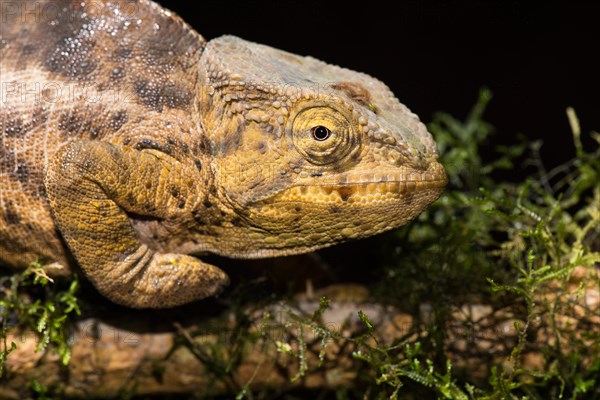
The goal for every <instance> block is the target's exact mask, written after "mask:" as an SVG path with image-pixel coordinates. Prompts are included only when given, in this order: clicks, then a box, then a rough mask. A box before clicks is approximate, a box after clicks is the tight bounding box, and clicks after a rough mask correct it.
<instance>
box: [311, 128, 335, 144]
mask: <svg viewBox="0 0 600 400" xmlns="http://www.w3.org/2000/svg"><path fill="white" fill-rule="evenodd" d="M312 134H313V137H314V138H315V140H318V141H320V142H322V141H323V140H327V138H329V136H330V135H331V131H330V130H329V129H327V128H325V127H324V126H321V125H319V126H315V127H314V128H313V130H312Z"/></svg>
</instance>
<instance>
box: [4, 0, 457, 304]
mask: <svg viewBox="0 0 600 400" xmlns="http://www.w3.org/2000/svg"><path fill="white" fill-rule="evenodd" d="M0 81H1V82H0V83H1V88H2V93H1V94H2V96H1V109H0V262H1V263H3V264H6V265H10V266H14V267H25V266H27V265H28V264H29V263H31V262H32V261H34V260H41V261H42V262H44V263H46V264H48V265H49V266H51V267H52V268H50V267H49V270H50V271H52V272H53V273H69V272H70V271H72V270H73V268H74V267H76V266H79V267H81V270H82V271H83V272H84V273H85V275H86V276H87V277H88V278H89V279H90V280H91V281H92V283H93V284H94V285H95V286H96V287H97V288H98V290H99V291H100V292H101V293H102V294H104V295H105V296H106V297H108V298H110V299H111V300H113V301H115V302H117V303H120V304H124V305H127V306H130V307H138V308H146V307H150V308H160V307H172V306H176V305H179V304H183V303H187V302H190V301H193V300H196V299H200V298H204V297H207V296H211V295H213V294H215V293H218V292H219V291H220V290H221V288H222V287H223V286H224V285H225V284H227V282H228V278H227V276H226V274H225V273H224V272H222V271H221V270H219V269H218V268H217V267H215V266H212V265H209V264H207V263H204V262H202V261H201V260H199V259H198V258H195V257H192V256H189V255H188V254H199V253H204V252H212V253H216V254H220V255H225V256H229V257H237V258H258V257H270V256H280V255H289V254H297V253H303V252H307V251H311V250H314V249H318V248H322V247H325V246H329V245H332V244H335V243H339V242H342V241H345V240H349V239H356V238H362V237H367V236H371V235H374V234H377V233H380V232H383V231H386V230H388V229H391V228H394V227H397V226H400V225H402V224H404V223H406V222H408V221H410V220H411V219H413V218H415V217H416V216H417V215H418V214H419V213H420V212H421V211H422V210H423V209H424V208H425V207H427V206H428V205H429V204H430V203H431V202H433V201H434V200H435V199H437V198H438V197H439V195H440V194H441V192H442V191H443V188H444V186H445V184H446V174H445V171H444V169H443V167H442V166H441V165H440V164H439V163H438V162H437V151H436V147H435V143H434V141H433V139H432V137H431V135H430V134H429V133H428V132H427V130H426V128H425V127H424V125H423V124H422V123H421V122H419V120H418V118H417V116H416V115H414V114H412V113H411V112H410V111H409V110H408V109H407V108H406V107H405V106H404V105H402V104H401V103H400V102H398V100H397V99H396V98H395V97H394V95H393V94H392V93H391V92H390V91H389V89H388V88H387V87H386V86H385V85H384V84H383V83H381V82H380V81H378V80H376V79H374V78H372V77H370V76H368V75H365V74H361V73H357V72H354V71H350V70H347V69H343V68H340V67H337V66H333V65H329V64H326V63H323V62H321V61H318V60H315V59H313V58H311V57H301V56H296V55H293V54H290V53H286V52H284V51H280V50H276V49H273V48H270V47H267V46H263V45H259V44H255V43H250V42H247V41H244V40H242V39H239V38H236V37H232V36H223V37H220V38H217V39H213V40H211V41H209V42H206V41H205V40H204V39H203V38H202V36H200V35H199V34H198V33H196V32H195V31H193V30H192V29H191V28H190V27H189V26H187V25H186V24H185V23H184V22H183V21H182V20H181V19H180V18H179V17H177V16H175V15H173V14H172V13H171V12H169V11H167V10H164V9H163V8H161V7H160V6H158V5H157V4H155V3H153V2H151V1H147V0H137V1H129V0H128V1H106V0H104V1H101V2H99V1H94V2H89V3H87V2H85V1H83V2H82V1H81V0H77V1H68V0H59V1H47V0H45V1H35V2H34V1H22V2H11V3H10V5H9V6H8V7H4V8H3V15H2V23H1V24H0ZM319 127H320V128H319Z"/></svg>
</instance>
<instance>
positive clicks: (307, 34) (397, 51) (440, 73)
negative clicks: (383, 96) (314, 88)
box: [162, 0, 600, 176]
mask: <svg viewBox="0 0 600 400" xmlns="http://www.w3.org/2000/svg"><path fill="white" fill-rule="evenodd" d="M162 3H163V5H166V6H167V7H168V8H170V9H172V10H173V11H175V12H177V13H178V14H180V15H181V16H182V17H183V18H184V19H185V20H186V21H187V22H188V23H190V24H191V25H192V26H193V27H194V28H195V29H196V30H197V31H198V32H200V33H201V34H202V35H203V36H204V37H205V38H206V39H207V40H210V39H212V38H215V37H217V36H220V35H223V34H233V35H236V36H239V37H242V38H244V39H247V40H250V41H255V42H259V43H263V44H267V45H270V46H273V47H276V48H280V49H283V50H287V51H290V52H293V53H297V54H301V55H312V56H314V57H316V58H319V59H322V60H324V61H327V62H330V63H333V64H338V65H341V66H344V67H348V68H351V69H355V70H358V71H362V72H366V73H369V74H371V75H373V76H375V77H377V78H379V79H381V80H382V81H384V82H385V83H386V84H387V85H389V86H390V87H391V89H392V90H393V92H394V93H395V94H396V95H397V96H398V98H399V99H400V101H402V102H403V103H405V104H406V105H407V106H408V107H409V108H411V109H412V111H414V112H415V113H417V114H418V115H419V116H420V117H421V119H422V120H423V121H425V122H429V121H430V120H431V118H432V116H433V114H434V112H436V111H440V110H443V111H447V112H449V113H451V114H452V115H454V116H457V117H459V118H463V117H464V116H465V115H466V114H467V112H468V110H469V109H470V107H471V106H472V105H473V104H474V102H475V100H476V97H477V93H478V90H479V88H481V87H482V86H487V87H489V88H490V89H491V90H492V92H493V94H494V98H493V100H492V102H491V104H490V106H489V108H488V111H487V113H486V116H487V120H488V121H489V122H491V123H492V124H493V125H494V126H495V127H496V135H495V136H494V137H493V139H492V141H490V142H489V143H488V144H487V145H486V147H485V148H484V149H483V150H482V151H483V152H484V153H490V154H491V152H492V149H493V147H494V144H511V143H515V141H516V139H515V137H516V134H517V133H518V132H521V133H524V134H525V135H526V136H528V137H529V138H532V139H535V138H541V139H543V140H544V146H543V147H542V157H543V159H544V162H545V163H546V164H547V165H548V166H553V165H556V164H559V163H561V162H564V161H567V160H568V159H570V158H571V157H573V155H574V151H573V145H572V141H571V136H570V130H569V127H568V122H567V119H566V116H565V108H566V107H567V106H573V107H575V110H576V111H577V114H578V116H579V118H580V121H581V125H582V129H583V133H584V134H585V133H588V132H589V131H590V130H597V131H598V130H600V115H599V113H598V111H600V95H599V94H598V91H597V90H596V88H597V87H598V82H599V81H600V79H598V75H599V74H600V64H599V63H597V62H595V61H593V60H594V55H595V53H597V52H598V50H599V48H600V40H599V39H600V32H599V31H597V29H594V24H593V22H594V21H592V19H593V18H594V15H598V14H597V13H594V12H593V10H586V9H579V10H576V9H574V8H573V7H569V8H568V9H567V8H566V7H564V5H559V3H558V2H557V1H544V2H535V1H524V0H519V1H515V0H512V1H511V0H501V1H485V0H477V1H453V0H442V1H419V0H403V1H397V2H394V5H392V2H383V1H379V2H375V1H371V2H369V1H360V2H356V3H360V6H359V5H357V4H354V5H353V4H352V3H353V2H349V1H346V2H339V1H338V2H324V1H314V0H313V1H306V0H305V1H298V0H295V1H272V2H256V1H245V2H240V3H232V2H231V1H222V0H219V1H217V0H202V1H199V2H197V3H195V5H194V7H191V6H190V3H188V2H167V1H162ZM193 9H197V10H198V11H193ZM588 19H589V20H588ZM588 143H591V140H588ZM516 174H517V176H519V174H520V172H519V171H516Z"/></svg>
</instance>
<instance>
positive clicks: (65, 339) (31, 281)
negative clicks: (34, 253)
mask: <svg viewBox="0 0 600 400" xmlns="http://www.w3.org/2000/svg"><path fill="white" fill-rule="evenodd" d="M0 280H1V282H0V285H1V286H0V287H1V294H2V298H1V300H0V323H1V340H2V343H1V344H0V376H1V375H2V373H3V372H4V362H5V361H6V358H7V357H8V356H9V354H10V352H11V351H13V350H14V349H16V344H15V343H14V342H12V343H7V332H8V331H9V329H17V328H20V329H30V330H32V331H34V332H36V333H37V334H38V335H39V338H38V344H37V346H36V351H42V350H44V349H46V348H47V347H48V346H49V345H51V347H52V349H53V350H54V351H56V352H57V353H58V355H59V356H60V360H61V362H62V364H63V365H67V364H68V362H69V360H70V357H71V348H70V345H69V325H68V318H69V316H70V315H73V314H79V312H80V311H79V306H78V304H77V298H76V297H75V294H76V292H77V289H78V281H77V279H75V278H73V279H72V280H71V281H70V282H68V283H67V286H66V287H59V286H57V285H55V284H54V282H53V281H52V280H51V279H50V278H48V276H46V274H45V273H44V271H43V269H42V267H41V265H39V264H37V263H34V264H32V265H31V266H30V267H29V268H27V269H26V270H25V271H23V272H22V273H17V274H13V275H11V276H5V277H1V278H0ZM38 386H39V385H38Z"/></svg>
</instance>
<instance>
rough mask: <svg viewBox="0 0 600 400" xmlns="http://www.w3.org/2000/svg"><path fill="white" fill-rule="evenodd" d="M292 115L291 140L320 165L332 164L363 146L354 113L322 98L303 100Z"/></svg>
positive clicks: (303, 153)
mask: <svg viewBox="0 0 600 400" xmlns="http://www.w3.org/2000/svg"><path fill="white" fill-rule="evenodd" d="M301 105H303V106H304V107H298V111H297V112H293V113H292V114H291V115H290V118H289V119H288V121H289V122H288V124H289V125H288V127H287V132H288V133H289V139H290V142H291V143H290V144H293V146H294V147H295V148H296V149H297V150H298V152H299V153H300V154H301V155H302V156H304V158H305V159H306V160H307V161H308V162H310V163H312V164H316V165H325V164H332V163H335V162H337V161H339V160H342V159H344V158H345V157H346V156H347V155H348V153H350V151H352V150H356V149H358V148H359V147H360V137H359V135H357V133H356V131H355V129H354V125H353V123H352V120H351V116H348V115H347V113H346V112H344V111H340V110H339V109H338V108H336V107H332V106H331V105H329V104H322V103H320V102H315V103H312V102H308V103H304V104H301Z"/></svg>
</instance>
